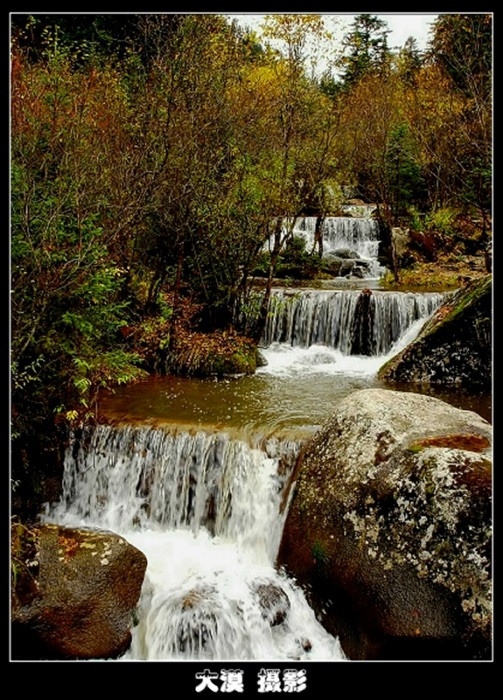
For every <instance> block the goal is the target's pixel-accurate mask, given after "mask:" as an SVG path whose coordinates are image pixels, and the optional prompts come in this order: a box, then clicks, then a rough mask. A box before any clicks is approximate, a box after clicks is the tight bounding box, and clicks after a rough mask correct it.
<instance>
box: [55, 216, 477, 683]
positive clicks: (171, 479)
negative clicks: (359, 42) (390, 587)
mask: <svg viewBox="0 0 503 700" xmlns="http://www.w3.org/2000/svg"><path fill="white" fill-rule="evenodd" d="M339 218H340V219H343V218H344V217H339ZM362 221H365V222H366V220H362ZM355 222H356V223H355ZM357 222H358V220H352V221H351V224H350V225H348V224H347V223H344V224H342V223H339V224H338V223H337V222H334V221H330V222H328V224H327V226H328V228H327V231H328V234H327V235H329V241H330V244H331V245H332V247H333V248H334V249H336V248H337V245H336V243H334V239H336V238H337V236H336V233H334V231H336V230H338V229H337V226H338V225H339V226H341V227H342V228H341V231H342V233H341V235H342V234H344V236H346V238H347V236H348V235H351V236H352V237H353V240H352V242H353V243H354V242H355V240H356V241H357V238H358V230H359V229H358V223H357ZM312 228H313V226H312V222H309V221H306V222H304V224H303V229H302V231H303V232H304V234H303V235H306V236H307V235H308V234H309V232H310V231H311V230H312ZM361 231H362V237H363V239H364V241H363V243H364V245H363V244H362V245H361V246H360V249H364V251H366V253H367V254H369V255H372V254H374V253H373V252H372V251H373V249H371V246H370V245H369V239H370V240H372V230H371V229H369V226H368V223H367V222H366V223H365V224H363V223H362V224H361ZM348 232H349V233H348ZM346 242H347V241H346ZM369 250H371V253H369ZM368 269H369V271H370V272H371V273H372V274H375V269H376V267H375V265H374V266H369V267H368ZM364 283H365V287H366V288H369V289H372V293H371V296H370V302H369V300H367V306H366V309H367V310H366V312H365V314H362V308H361V295H362V292H361V289H348V288H347V287H344V284H342V281H341V289H332V290H314V289H301V290H292V289H289V290H281V289H278V290H275V292H274V294H273V300H272V303H271V307H270V314H269V319H268V325H267V328H266V330H265V332H264V336H263V339H262V343H261V345H262V347H261V352H262V354H263V356H264V359H265V361H266V364H265V365H264V366H263V367H260V368H259V369H258V370H257V372H256V374H255V375H253V376H236V377H228V378H225V379H218V380H217V379H214V378H208V379H193V378H191V379H188V378H181V377H151V378H149V379H147V380H145V381H141V382H138V383H137V384H134V385H126V386H123V387H119V388H118V389H117V390H116V391H115V392H114V393H108V394H107V395H104V396H103V398H102V401H101V404H100V411H101V413H102V415H103V416H104V417H105V418H106V419H107V423H108V424H107V425H99V426H97V427H95V428H92V429H88V430H86V431H84V434H82V435H75V436H74V439H73V441H72V444H71V445H70V447H69V448H68V451H67V454H66V459H65V473H64V482H63V495H62V498H61V500H60V501H59V502H58V503H52V504H47V507H46V513H45V516H44V519H45V520H46V521H48V522H57V523H60V524H62V525H66V526H69V527H82V526H87V527H99V528H105V529H109V530H112V531H114V532H117V533H118V534H120V535H122V536H123V537H124V538H125V539H127V540H128V541H129V542H130V543H131V544H133V545H134V546H136V547H138V549H140V550H141V551H142V552H144V554H145V555H146V556H147V559H148V568H147V573H146V577H145V582H144V586H143V590H142V595H141V599H140V602H139V606H138V623H137V624H136V626H135V627H134V628H133V641H132V645H131V648H130V649H129V650H128V652H127V653H126V654H125V656H124V657H122V659H121V660H123V661H145V660H154V661H155V660H157V661H159V660H162V661H225V662H227V661H261V662H264V663H269V662H280V661H283V662H301V663H304V662H308V661H345V660H346V658H345V656H344V653H343V651H342V649H341V647H340V644H339V641H338V639H337V638H334V637H332V636H331V635H330V634H328V633H327V632H326V631H325V630H324V628H323V627H322V626H321V624H320V623H319V622H318V620H317V619H316V618H315V615H314V613H313V611H312V610H311V608H310V607H309V605H308V603H307V601H306V598H305V596H304V593H303V591H302V590H301V589H300V588H299V587H298V586H297V584H296V582H295V581H294V580H293V579H291V578H290V577H289V576H288V575H287V574H286V573H285V572H283V571H281V570H277V569H276V567H275V559H276V554H277V551H278V548H279V544H280V539H281V533H282V527H283V523H284V519H285V517H286V511H287V506H286V507H285V503H284V497H285V486H286V484H287V481H288V477H289V475H290V473H291V471H292V469H293V466H294V463H295V459H296V457H297V455H298V453H299V450H300V448H301V446H302V444H303V441H305V440H306V439H308V438H309V436H310V435H312V434H313V433H314V432H315V431H316V430H318V428H319V427H320V426H321V425H322V424H323V423H324V422H325V421H326V420H327V419H328V417H329V416H330V415H331V414H332V413H333V412H334V411H335V410H336V409H337V405H338V403H339V402H340V401H341V399H343V398H344V397H346V396H348V395H350V394H351V393H352V392H355V391H356V390H358V389H363V388H369V387H377V386H380V383H379V381H378V379H377V372H378V369H379V368H380V367H381V365H382V364H384V362H386V360H387V359H388V358H389V357H391V356H392V355H394V354H396V353H397V352H398V351H399V350H400V349H401V348H403V347H405V345H407V344H408V343H409V342H410V341H411V340H412V339H413V338H414V337H415V336H416V335H417V333H418V332H419V330H420V328H421V327H422V325H423V324H424V323H425V321H426V320H427V318H429V316H431V314H432V313H433V312H434V311H435V309H436V308H438V306H439V305H440V304H441V303H442V300H443V298H444V295H443V293H439V292H382V291H379V290H378V289H377V288H376V287H377V284H376V278H375V277H369V278H368V279H367V280H364ZM369 303H370V307H369ZM369 308H370V309H371V310H370V311H369ZM398 388H399V389H402V390H407V387H398ZM430 393H431V394H432V395H435V396H437V398H442V399H444V400H445V401H448V402H450V403H452V404H453V405H456V406H458V407H460V408H465V409H469V410H474V411H476V412H477V413H480V415H482V416H483V417H484V418H486V419H488V420H491V398H490V396H486V395H485V396H472V395H469V394H465V393H464V392H460V391H459V390H455V391H454V390H453V391H445V390H443V391H435V392H434V391H433V390H431V391H430ZM201 670H202V667H201Z"/></svg>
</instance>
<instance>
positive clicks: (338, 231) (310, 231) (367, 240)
mask: <svg viewBox="0 0 503 700" xmlns="http://www.w3.org/2000/svg"><path fill="white" fill-rule="evenodd" d="M315 229H316V217H315V216H305V217H302V218H300V219H298V221H297V222H296V225H295V228H294V229H293V235H294V236H300V237H301V238H303V239H304V240H305V241H306V247H307V249H308V250H310V249H311V248H312V247H313V246H314V239H315ZM321 233H322V236H323V251H324V252H325V253H331V252H333V251H334V250H337V249H339V248H350V249H351V250H354V251H356V252H357V253H358V254H359V255H361V256H362V258H366V259H375V258H377V255H378V253H379V225H378V222H377V221H376V220H375V219H371V218H367V217H353V216H328V217H327V218H326V219H324V220H323V224H322V228H321Z"/></svg>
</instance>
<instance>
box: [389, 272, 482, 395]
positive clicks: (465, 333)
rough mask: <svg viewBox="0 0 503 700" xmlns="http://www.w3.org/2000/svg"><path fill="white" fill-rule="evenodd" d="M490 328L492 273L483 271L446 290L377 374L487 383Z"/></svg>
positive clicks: (423, 381) (396, 379) (421, 381)
mask: <svg viewBox="0 0 503 700" xmlns="http://www.w3.org/2000/svg"><path fill="white" fill-rule="evenodd" d="M491 328H492V276H491V275H487V276H485V277H483V278H481V279H479V280H474V281H472V282H470V283H469V284H468V285H467V286H466V287H462V288H461V289H459V290H458V291H457V292H455V293H454V294H453V295H450V296H449V297H448V298H447V299H446V301H445V302H444V303H443V304H442V305H441V306H440V308H439V309H438V310H437V311H436V312H435V314H434V315H433V316H432V318H431V319H429V320H428V321H427V322H426V324H425V325H424V326H423V328H422V329H421V331H420V332H419V334H418V336H417V338H416V339H415V340H413V341H412V343H410V344H409V345H407V347H406V348H404V350H402V351H401V352H400V353H398V354H397V355H395V356H394V357H392V358H391V360H389V361H388V362H387V363H386V364H384V365H383V366H382V367H381V369H380V370H379V375H378V376H379V378H380V379H382V380H383V381H385V382H387V383H388V382H389V383H400V382H407V383H409V384H413V385H416V386H419V385H428V384H431V385H438V384H441V385H447V386H459V387H470V388H473V387H479V388H481V389H490V387H491V382H492V363H491V360H492V345H491Z"/></svg>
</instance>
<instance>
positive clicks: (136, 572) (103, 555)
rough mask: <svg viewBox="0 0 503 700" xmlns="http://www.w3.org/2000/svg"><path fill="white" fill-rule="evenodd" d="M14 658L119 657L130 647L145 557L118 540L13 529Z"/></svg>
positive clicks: (56, 529) (97, 534) (79, 532)
mask: <svg viewBox="0 0 503 700" xmlns="http://www.w3.org/2000/svg"><path fill="white" fill-rule="evenodd" d="M11 553H12V570H13V585H12V596H11V598H12V602H11V614H12V656H13V658H14V659H17V660H22V659H43V660H46V659H50V660H55V659H56V660H58V659H62V660H65V659H68V660H70V659H99V658H116V657H118V656H120V655H121V654H123V653H124V652H125V651H126V649H127V648H128V647H129V645H130V643H131V627H132V626H133V623H134V613H135V608H136V604H137V602H138V599H139V597H140V591H141V587H142V583H143V579H144V575H145V570H146V567H147V559H146V557H145V555H144V554H143V553H142V552H140V551H139V550H138V549H136V547H133V546H132V545H131V544H129V543H128V542H126V540H124V539H123V538H122V537H119V536H118V535H116V534H114V533H111V532H106V531H94V530H87V529H69V528H64V527H60V526H58V525H38V526H30V527H28V526H26V525H23V524H21V523H14V524H13V526H12V546H11Z"/></svg>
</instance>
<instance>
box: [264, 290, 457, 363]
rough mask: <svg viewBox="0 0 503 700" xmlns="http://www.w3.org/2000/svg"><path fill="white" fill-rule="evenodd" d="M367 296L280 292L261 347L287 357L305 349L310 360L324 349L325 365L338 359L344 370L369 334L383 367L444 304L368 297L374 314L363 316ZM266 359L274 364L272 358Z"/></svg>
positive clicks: (430, 298) (436, 299)
mask: <svg viewBox="0 0 503 700" xmlns="http://www.w3.org/2000/svg"><path fill="white" fill-rule="evenodd" d="M362 296H363V295H362V292H361V291H348V290H346V291H332V292H326V291H325V292H321V291H316V290H307V291H297V292H292V291H290V290H289V291H284V290H283V291H277V292H275V293H274V294H273V295H272V298H271V305H270V312H269V315H268V319H267V323H266V327H265V330H264V334H263V337H262V341H261V344H262V345H263V346H264V347H265V348H267V347H269V348H270V347H272V348H273V350H274V351H278V350H280V351H283V352H285V351H286V352H287V353H288V352H290V348H291V349H292V350H294V349H298V348H304V349H306V350H307V351H308V352H307V353H305V355H306V357H307V356H308V355H317V354H319V353H320V346H322V347H323V348H324V349H323V351H321V352H322V355H321V361H322V363H327V364H330V358H332V362H334V363H339V364H340V360H341V358H342V357H344V356H355V355H357V354H358V352H357V351H356V352H355V349H356V348H357V347H358V344H357V342H356V341H357V339H358V338H359V337H360V335H361V334H362V331H364V332H365V333H366V337H367V339H368V343H367V344H368V346H369V348H370V350H369V352H368V354H369V355H372V356H373V357H379V356H381V364H382V362H383V357H382V356H385V355H387V354H389V353H391V352H398V350H399V349H400V346H399V345H397V343H399V342H400V341H401V339H402V338H403V337H404V335H405V334H406V333H408V332H409V331H410V329H411V328H412V327H413V332H414V334H417V332H418V331H419V325H417V324H416V322H417V321H422V322H423V323H424V322H425V321H426V319H427V318H429V317H430V316H431V314H432V313H433V311H435V310H436V309H437V308H438V307H439V306H440V304H441V303H442V300H443V298H444V295H443V294H439V293H434V292H432V293H423V294H415V293H412V292H380V291H377V292H376V291H374V292H372V293H371V294H370V296H369V297H368V304H369V308H368V310H367V311H366V312H365V313H364V314H363V315H362V313H361V307H360V306H359V305H360V303H361V300H362ZM409 337H410V334H409ZM282 346H283V347H282ZM334 351H335V352H334ZM291 354H293V353H291ZM300 355H301V354H300V353H297V355H296V356H300ZM266 356H267V359H268V360H269V359H272V358H270V353H269V354H266ZM325 360H326V362H325ZM374 365H375V363H374Z"/></svg>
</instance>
